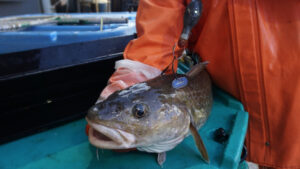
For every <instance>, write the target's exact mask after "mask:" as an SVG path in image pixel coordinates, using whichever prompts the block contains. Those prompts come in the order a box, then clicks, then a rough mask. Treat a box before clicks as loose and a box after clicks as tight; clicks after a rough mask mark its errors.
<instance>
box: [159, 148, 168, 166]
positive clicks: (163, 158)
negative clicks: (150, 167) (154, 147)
mask: <svg viewBox="0 0 300 169" xmlns="http://www.w3.org/2000/svg"><path fill="white" fill-rule="evenodd" d="M166 158H167V153H166V152H162V153H158V154H157V163H158V164H159V165H160V166H161V168H163V164H164V162H165V161H166Z"/></svg>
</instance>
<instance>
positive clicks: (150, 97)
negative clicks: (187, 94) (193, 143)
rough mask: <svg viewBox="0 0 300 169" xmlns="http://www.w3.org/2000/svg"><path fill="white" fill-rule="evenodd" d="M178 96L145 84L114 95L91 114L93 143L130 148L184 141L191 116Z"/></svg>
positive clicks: (89, 117) (88, 119) (116, 147)
mask: <svg viewBox="0 0 300 169" xmlns="http://www.w3.org/2000/svg"><path fill="white" fill-rule="evenodd" d="M175 96H176V95H175V94H174V90H173V89H170V88H168V87H163V86H162V87H159V86H158V85H155V84H154V85H153V84H151V83H146V82H143V83H139V84H136V85H133V86H131V87H129V88H127V89H124V90H120V91H117V92H115V93H113V94H112V95H110V96H109V97H108V98H107V99H106V100H104V101H102V102H100V103H98V104H96V105H94V106H93V107H91V108H90V110H89V111H88V114H87V116H86V120H87V121H88V123H89V125H90V129H89V141H90V143H91V144H93V145H94V146H96V147H99V148H106V149H128V148H139V147H147V146H151V145H153V144H158V143H161V142H168V141H170V140H178V139H177V138H182V139H183V138H184V137H185V136H186V135H187V133H188V127H189V123H190V117H189V115H188V113H187V112H186V111H185V110H184V109H185V108H186V106H184V105H181V104H180V102H178V100H177V99H176V97H175Z"/></svg>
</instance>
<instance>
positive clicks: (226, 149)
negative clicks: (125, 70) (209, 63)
mask: <svg viewBox="0 0 300 169" xmlns="http://www.w3.org/2000/svg"><path fill="white" fill-rule="evenodd" d="M247 122H248V114H247V112H245V111H244V110H243V106H242V105H241V103H239V102H237V101H236V100H234V99H233V98H231V97H230V96H228V95H227V94H225V93H223V92H222V91H220V90H218V89H216V90H215V91H214V104H213V110H212V113H211V116H210V117H209V120H208V121H207V123H206V124H205V125H204V126H203V127H202V128H201V130H200V134H201V136H202V138H203V140H204V144H205V145H206V148H207V151H208V154H209V157H210V160H211V163H210V164H209V165H208V164H206V163H204V162H203V161H202V159H201V158H200V155H199V152H198V150H197V148H196V146H195V144H194V140H193V139H192V136H189V137H187V138H186V139H185V140H184V141H183V142H182V143H181V144H179V145H178V146H177V147H176V148H175V149H173V150H171V151H169V152H167V160H166V162H165V163H164V166H163V168H164V169H169V168H170V169H176V168H178V169H182V168H188V169H196V168H197V169H199V168H203V169H216V168H224V169H225V168H228V169H235V168H237V167H238V165H239V164H240V155H241V151H242V146H243V142H244V137H245V134H246V129H247ZM85 125H86V122H85V120H84V119H82V120H78V121H75V122H72V123H69V124H66V125H64V126H61V127H57V128H55V129H52V130H48V131H45V132H42V133H39V134H35V135H33V136H29V137H26V138H23V139H20V140H17V141H14V142H10V143H8V144H4V145H0V157H1V158H0V168H1V169H15V168H20V169H69V168H70V169H93V168H95V169H96V168H97V169H100V168H111V169H118V168H120V169H121V168H122V169H125V168H130V169H141V168H144V169H148V168H149V169H155V168H157V169H160V168H161V167H160V166H159V165H158V164H157V162H156V154H151V153H145V152H139V151H133V152H128V153H117V152H113V151H110V150H101V149H99V151H98V154H99V160H98V159H97V155H96V148H95V147H93V146H91V145H90V144H89V142H88V138H87V136H86V134H85ZM220 127H222V128H224V129H225V130H226V131H227V132H228V133H229V134H230V137H229V139H228V141H227V142H226V143H225V144H220V143H218V142H215V141H214V140H213V133H214V131H215V130H216V129H218V128H220Z"/></svg>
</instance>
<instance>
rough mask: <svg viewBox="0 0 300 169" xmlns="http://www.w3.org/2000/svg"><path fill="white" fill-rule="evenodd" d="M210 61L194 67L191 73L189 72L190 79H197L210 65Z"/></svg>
mask: <svg viewBox="0 0 300 169" xmlns="http://www.w3.org/2000/svg"><path fill="white" fill-rule="evenodd" d="M208 63H209V62H208V61H205V62H201V63H198V64H196V65H194V66H193V67H192V68H191V70H190V71H189V72H187V74H186V75H187V76H188V77H195V76H196V75H198V74H199V73H200V72H201V71H203V70H204V69H205V68H206V65H207V64H208Z"/></svg>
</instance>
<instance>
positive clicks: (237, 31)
mask: <svg viewBox="0 0 300 169" xmlns="http://www.w3.org/2000/svg"><path fill="white" fill-rule="evenodd" d="M189 2H190V0H140V3H139V8H138V12H137V18H136V19H137V20H136V24H137V25H136V27H137V35H138V38H137V39H135V40H132V41H131V42H130V43H129V44H128V45H127V47H126V49H125V51H124V59H125V60H122V61H119V62H118V63H117V65H116V68H117V70H116V72H115V73H114V74H113V76H112V77H111V78H110V80H109V85H108V86H107V87H106V88H105V89H104V90H103V92H102V94H101V97H100V99H105V98H106V97H107V96H108V95H109V94H111V93H112V92H114V91H116V90H119V89H123V88H125V87H128V86H130V85H133V84H135V83H138V82H141V81H144V80H147V79H150V78H153V77H155V76H157V75H158V74H160V72H161V71H162V70H163V69H164V68H166V67H167V66H168V65H169V64H170V63H171V62H172V59H173V56H172V48H173V45H174V43H176V42H177V41H178V39H179V37H180V34H181V31H182V27H183V22H182V21H183V16H184V11H185V8H186V6H187V4H188V3H189ZM202 3H203V12H202V16H201V19H200V21H199V23H198V24H197V25H196V26H195V27H194V28H193V30H192V33H191V34H192V35H191V37H190V38H189V42H188V48H189V49H190V50H192V51H194V52H197V53H198V54H200V56H201V58H202V59H203V60H207V61H209V64H208V66H207V69H208V71H209V73H210V75H211V77H212V79H213V82H214V83H215V84H216V85H217V86H219V87H220V88H222V89H223V90H225V91H227V92H228V93H230V94H231V95H233V96H234V97H235V98H237V99H238V100H240V101H241V102H242V103H243V104H244V106H245V108H246V110H247V111H248V112H249V115H250V117H249V126H248V133H247V137H246V141H245V142H246V145H247V147H248V151H249V154H248V161H251V162H254V163H258V164H259V165H260V166H261V168H274V169H275V168H285V169H296V168H300V124H299V121H300V68H299V65H300V57H299V55H300V2H299V1H298V0H288V1H281V0H273V1H268V0H261V1H258V0H235V1H233V0H221V1H220V0H203V1H202ZM262 166H264V167H262Z"/></svg>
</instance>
